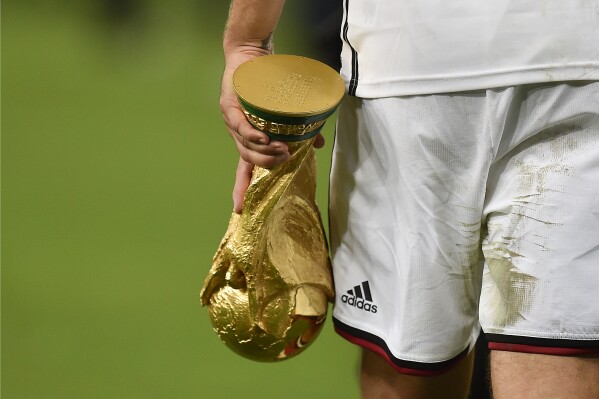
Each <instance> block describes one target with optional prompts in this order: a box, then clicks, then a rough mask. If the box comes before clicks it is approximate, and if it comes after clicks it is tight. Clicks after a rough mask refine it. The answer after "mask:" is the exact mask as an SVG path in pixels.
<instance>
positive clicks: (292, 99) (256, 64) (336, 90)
mask: <svg viewBox="0 0 599 399" xmlns="http://www.w3.org/2000/svg"><path fill="white" fill-rule="evenodd" d="M233 85H234V87H235V90H236V92H237V95H238V96H239V98H240V99H241V100H242V101H244V102H246V103H248V104H251V105H252V106H253V107H255V108H257V109H259V110H262V111H264V112H266V113H269V114H273V115H285V116H297V117H302V116H311V115H318V114H322V113H326V112H327V111H329V110H332V109H334V108H335V107H337V105H338V104H339V102H340V101H341V97H343V93H344V92H345V84H344V83H343V80H342V79H341V77H340V76H339V74H338V73H337V72H336V71H335V70H334V69H332V68H330V67H329V66H327V65H325V64H323V63H321V62H318V61H315V60H312V59H309V58H305V57H300V56H294V55H280V54H273V55H267V56H263V57H257V58H255V59H253V60H251V61H248V62H246V63H244V64H242V65H240V66H239V68H237V70H236V71H235V74H234V75H233Z"/></svg>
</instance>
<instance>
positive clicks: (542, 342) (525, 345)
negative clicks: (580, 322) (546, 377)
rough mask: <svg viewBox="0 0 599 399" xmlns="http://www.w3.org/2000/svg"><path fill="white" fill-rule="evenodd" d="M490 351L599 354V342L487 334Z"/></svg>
mask: <svg viewBox="0 0 599 399" xmlns="http://www.w3.org/2000/svg"><path fill="white" fill-rule="evenodd" d="M485 336H486V338H487V341H489V349H491V350H497V351H508V352H521V353H535V354H540V355H556V356H583V355H594V354H599V340H572V339H551V338H536V337H523V336H517V335H502V334H485Z"/></svg>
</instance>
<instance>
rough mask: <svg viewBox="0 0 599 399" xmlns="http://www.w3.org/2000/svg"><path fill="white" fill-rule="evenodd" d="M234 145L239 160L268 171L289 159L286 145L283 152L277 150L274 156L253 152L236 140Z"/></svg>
mask: <svg viewBox="0 0 599 399" xmlns="http://www.w3.org/2000/svg"><path fill="white" fill-rule="evenodd" d="M235 144H236V145H237V151H239V155H240V156H241V158H243V160H244V161H246V162H249V163H251V164H252V165H258V166H261V167H263V168H269V169H270V168H272V167H275V166H277V165H279V164H281V163H283V162H285V161H287V160H288V159H289V158H290V157H291V155H290V153H289V150H288V149H287V146H286V145H285V147H284V148H285V150H284V151H283V150H277V152H276V153H274V154H263V153H260V152H257V151H254V150H252V149H251V148H247V147H244V146H243V144H242V143H241V142H239V141H238V140H235ZM281 144H284V143H281ZM282 148H283V147H282Z"/></svg>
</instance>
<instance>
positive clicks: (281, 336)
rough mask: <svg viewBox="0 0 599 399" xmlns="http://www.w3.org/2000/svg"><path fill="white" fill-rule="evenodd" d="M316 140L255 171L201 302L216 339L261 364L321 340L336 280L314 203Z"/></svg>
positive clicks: (296, 145) (291, 145)
mask: <svg viewBox="0 0 599 399" xmlns="http://www.w3.org/2000/svg"><path fill="white" fill-rule="evenodd" d="M313 141H314V139H309V140H304V141H300V142H295V143H289V148H290V152H291V154H292V155H291V159H290V160H289V161H288V162H286V163H284V164H281V165H279V166H277V167H275V168H273V169H270V170H268V169H263V168H260V167H255V168H254V173H253V177H252V181H251V184H250V186H249V188H248V190H247V193H246V196H245V199H244V202H243V212H242V214H241V215H238V214H235V213H234V214H233V215H232V216H231V220H230V222H229V227H228V229H227V232H226V234H225V236H224V238H223V240H222V242H221V244H220V247H219V249H218V251H217V252H216V255H215V256H214V259H213V263H212V268H211V269H210V272H209V274H208V276H207V278H206V280H205V282H204V287H203V288H202V292H201V294H200V297H201V301H202V304H203V305H208V310H209V314H210V319H211V322H212V325H213V328H214V331H215V332H216V333H217V334H218V335H219V337H220V338H221V340H222V341H223V342H224V343H225V344H226V345H227V346H228V347H229V348H231V349H232V350H233V351H235V352H236V353H238V354H240V355H242V356H244V357H247V358H249V359H253V360H257V361H277V360H283V359H287V358H290V357H292V356H294V355H296V354H298V353H300V352H301V351H302V350H303V349H305V348H306V347H307V346H308V345H309V344H310V343H311V342H313V341H314V339H315V338H316V337H317V336H318V333H319V332H320V329H321V328H322V326H323V324H324V320H325V318H326V314H327V308H328V302H329V301H331V300H332V299H333V296H334V291H333V280H332V274H331V268H330V263H329V258H328V250H327V245H326V241H325V237H324V233H323V229H322V224H321V219H320V214H319V212H318V208H317V206H316V202H315V190H316V184H315V181H316V176H315V173H316V172H315V170H316V167H315V155H314V149H313V147H312V144H313Z"/></svg>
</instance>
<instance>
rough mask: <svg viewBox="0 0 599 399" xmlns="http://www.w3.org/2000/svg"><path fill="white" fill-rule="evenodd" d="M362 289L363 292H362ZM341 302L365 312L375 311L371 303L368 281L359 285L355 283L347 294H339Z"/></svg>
mask: <svg viewBox="0 0 599 399" xmlns="http://www.w3.org/2000/svg"><path fill="white" fill-rule="evenodd" d="M362 290H363V292H364V294H362ZM348 294H349V295H348ZM341 302H343V303H346V304H348V305H350V306H354V307H356V308H358V309H361V310H364V311H366V312H372V313H376V312H377V309H376V305H375V304H373V303H372V295H371V293H370V286H369V284H368V281H364V282H362V284H361V286H360V285H356V286H355V287H354V288H353V289H351V290H348V291H347V294H343V295H341Z"/></svg>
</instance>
